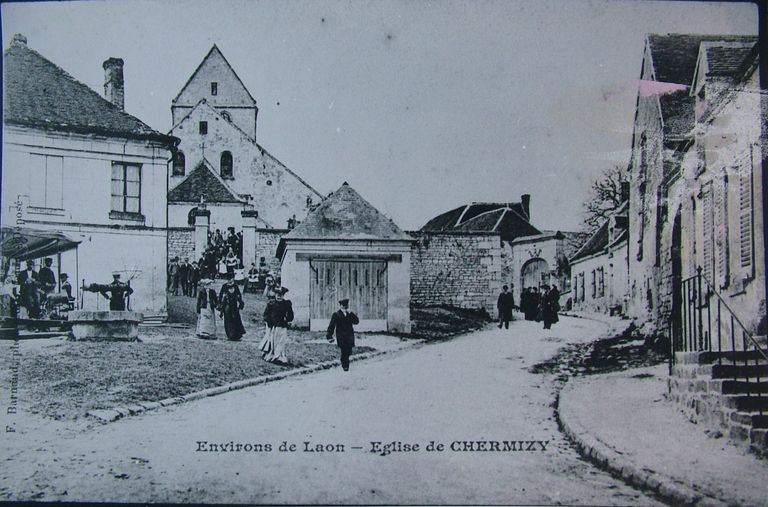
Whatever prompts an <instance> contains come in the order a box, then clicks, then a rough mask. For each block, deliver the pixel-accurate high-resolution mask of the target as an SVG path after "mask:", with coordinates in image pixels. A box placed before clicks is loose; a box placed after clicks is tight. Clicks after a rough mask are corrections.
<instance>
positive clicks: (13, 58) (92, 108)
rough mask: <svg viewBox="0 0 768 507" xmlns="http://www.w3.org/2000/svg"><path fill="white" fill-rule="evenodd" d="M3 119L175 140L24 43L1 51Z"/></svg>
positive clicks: (78, 130)
mask: <svg viewBox="0 0 768 507" xmlns="http://www.w3.org/2000/svg"><path fill="white" fill-rule="evenodd" d="M3 100H4V102H3V104H4V105H3V122H4V123H5V124H7V125H17V126H23V127H35V128H42V129H50V130H57V131H64V132H74V133H80V134H98V135H106V136H114V137H123V138H130V139H146V140H155V141H160V142H163V143H167V144H172V143H173V142H174V141H176V139H175V138H173V137H171V136H167V135H165V134H162V133H160V132H157V131H156V130H154V129H152V128H151V127H149V126H148V125H147V124H145V123H144V122H142V121H141V120H139V119H138V118H136V117H134V116H131V115H130V114H128V113H126V112H124V111H121V110H120V109H119V108H117V107H116V106H115V105H113V104H112V103H111V102H109V101H108V100H107V99H105V98H104V97H102V96H101V95H99V94H98V93H96V92H95V91H93V90H91V89H90V88H89V87H88V86H86V85H84V84H83V83H81V82H79V81H78V80H76V79H75V78H73V77H72V76H70V75H69V74H68V73H67V72H66V71H64V70H63V69H62V68H61V67H59V66H57V65H56V64H54V63H52V62H50V61H49V60H47V59H46V58H44V57H43V56H41V55H40V54H39V53H37V52H36V51H34V50H32V49H29V48H28V47H27V46H26V45H24V44H20V43H13V44H12V45H11V46H10V47H9V48H8V49H7V50H5V52H4V53H3Z"/></svg>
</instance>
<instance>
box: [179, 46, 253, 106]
mask: <svg viewBox="0 0 768 507" xmlns="http://www.w3.org/2000/svg"><path fill="white" fill-rule="evenodd" d="M217 59H220V60H221V61H222V62H223V64H224V68H225V69H226V70H227V71H229V72H231V75H232V76H234V78H235V80H236V81H237V82H238V83H239V84H240V86H242V90H243V91H244V92H245V94H246V96H247V97H248V99H250V102H251V105H255V104H256V99H254V98H253V96H252V95H251V92H249V91H248V88H247V87H246V86H245V84H244V83H243V81H242V79H240V76H238V75H237V72H235V69H234V68H232V65H230V64H229V61H228V60H227V58H226V57H225V56H224V53H222V52H221V50H220V49H219V47H218V46H217V45H216V44H214V45H213V46H212V47H211V49H210V50H209V51H208V53H207V54H206V55H205V57H204V58H203V60H202V61H201V62H200V65H198V66H197V68H196V69H195V71H194V72H193V73H192V75H191V76H189V79H187V82H186V83H184V86H182V87H181V90H180V91H179V93H178V94H177V95H176V97H175V98H174V99H173V101H172V102H171V103H172V104H176V102H178V100H179V98H180V97H181V96H182V95H183V94H184V91H185V90H186V89H187V88H188V87H189V85H190V83H192V81H194V79H195V77H197V75H198V74H200V72H201V71H202V70H203V69H204V68H205V67H206V66H207V65H210V64H212V63H213V62H214V61H215V60H217Z"/></svg>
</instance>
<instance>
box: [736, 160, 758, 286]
mask: <svg viewBox="0 0 768 507" xmlns="http://www.w3.org/2000/svg"><path fill="white" fill-rule="evenodd" d="M752 149H753V157H754V151H757V150H755V147H752ZM752 172H753V171H752V167H750V166H749V165H746V166H745V167H742V168H741V171H740V173H739V264H740V266H741V267H742V268H743V269H745V270H746V273H745V275H746V277H748V278H751V277H752V276H753V273H752V268H753V266H754V239H753V228H754V225H753V211H752V208H753V206H754V201H753V198H752Z"/></svg>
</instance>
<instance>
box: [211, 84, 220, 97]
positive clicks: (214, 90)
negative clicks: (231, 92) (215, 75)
mask: <svg viewBox="0 0 768 507" xmlns="http://www.w3.org/2000/svg"><path fill="white" fill-rule="evenodd" d="M218 94H219V83H217V82H216V81H213V82H212V83H211V95H218Z"/></svg>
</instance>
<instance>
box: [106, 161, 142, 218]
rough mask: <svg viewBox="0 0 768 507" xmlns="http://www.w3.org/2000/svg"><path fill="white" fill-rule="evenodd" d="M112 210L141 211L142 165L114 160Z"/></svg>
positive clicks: (137, 212) (122, 211)
mask: <svg viewBox="0 0 768 507" xmlns="http://www.w3.org/2000/svg"><path fill="white" fill-rule="evenodd" d="M112 211H115V212H118V213H134V214H139V213H141V166H140V165H137V164H124V163H122V162H112Z"/></svg>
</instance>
